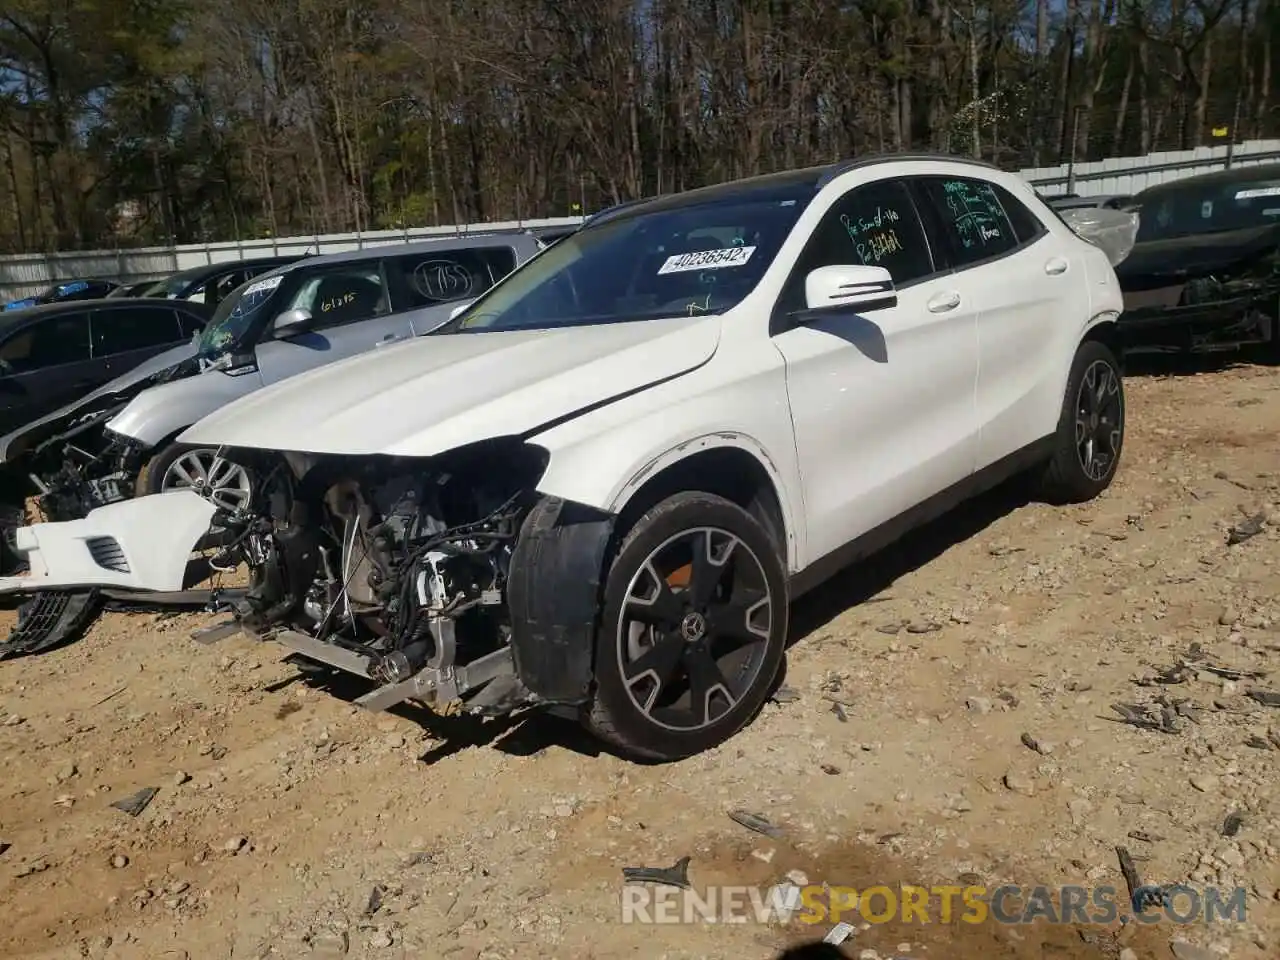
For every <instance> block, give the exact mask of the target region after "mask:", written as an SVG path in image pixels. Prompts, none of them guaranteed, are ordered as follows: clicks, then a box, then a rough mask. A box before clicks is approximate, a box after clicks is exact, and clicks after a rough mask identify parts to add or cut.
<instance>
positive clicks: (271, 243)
mask: <svg viewBox="0 0 1280 960" xmlns="http://www.w3.org/2000/svg"><path fill="white" fill-rule="evenodd" d="M1268 162H1270V163H1277V162H1280V140H1251V141H1248V142H1246V143H1241V144H1236V145H1234V146H1221V147H1200V148H1198V149H1196V150H1182V151H1174V152H1166V153H1149V154H1147V155H1146V156H1145V157H1116V158H1113V159H1110V160H1098V161H1095V162H1092V163H1078V164H1075V165H1074V168H1072V167H1071V166H1070V165H1068V164H1061V165H1059V166H1056V167H1035V168H1032V169H1028V170H1020V171H1019V173H1020V174H1021V175H1022V176H1023V177H1024V178H1026V179H1027V180H1028V181H1029V182H1030V183H1031V184H1033V185H1034V186H1035V187H1036V188H1037V189H1038V190H1040V192H1041V193H1044V194H1046V195H1053V194H1056V193H1064V192H1068V191H1070V192H1072V193H1077V194H1079V195H1081V196H1099V195H1110V194H1133V193H1137V192H1138V191H1139V190H1142V189H1143V188H1145V187H1149V186H1152V185H1154V184H1157V183H1165V182H1167V181H1170V180H1178V179H1181V178H1182V177H1189V176H1192V175H1194V174H1197V173H1207V172H1209V171H1211V170H1221V169H1223V168H1225V167H1227V166H1228V165H1230V166H1232V167H1236V166H1251V165H1256V164H1260V163H1268ZM581 221H582V218H581V217H558V218H552V219H546V220H523V221H519V220H514V221H506V222H502V223H484V224H463V225H460V226H445V227H420V228H416V229H412V230H381V231H376V232H372V233H333V234H328V235H325V236H313V237H279V238H274V239H267V240H228V241H226V242H223V243H195V244H185V245H183V246H178V247H141V248H135V249H128V250H78V251H69V252H67V253H48V254H45V253H37V254H22V255H18V256H10V257H0V303H3V302H5V301H7V300H12V299H16V298H19V297H25V296H30V295H32V294H34V293H38V292H39V291H41V290H43V289H45V288H46V287H48V286H50V285H51V284H54V283H58V282H61V281H64V280H72V279H77V278H84V277H101V278H103V279H109V280H117V281H121V282H138V281H142V280H150V279H159V278H161V277H165V276H168V275H169V274H171V273H175V272H177V271H178V270H185V269H187V268H188V267H195V266H200V265H201V264H206V263H221V262H223V261H226V260H244V259H247V258H250V257H266V256H273V255H277V254H281V255H284V254H291V253H292V254H302V253H305V252H307V251H308V250H310V251H312V252H314V253H341V252H344V251H347V250H359V249H362V248H364V247H374V246H380V245H386V244H396V243H408V242H410V241H413V240H426V239H429V238H433V237H441V236H452V235H465V234H468V233H489V232H493V231H509V230H521V229H534V230H537V229H540V228H541V229H547V228H562V227H566V226H575V225H577V224H578V223H580V222H581Z"/></svg>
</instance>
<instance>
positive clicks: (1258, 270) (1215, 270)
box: [1115, 164, 1280, 361]
mask: <svg viewBox="0 0 1280 960" xmlns="http://www.w3.org/2000/svg"><path fill="white" fill-rule="evenodd" d="M1132 206H1133V207H1136V208H1137V209H1138V212H1139V217H1140V222H1139V226H1138V234H1137V239H1136V242H1135V244H1134V247H1133V249H1132V251H1131V252H1130V253H1129V255H1128V257H1126V258H1125V259H1124V260H1123V261H1121V262H1120V263H1119V264H1118V265H1117V266H1116V268H1115V269H1116V276H1117V277H1118V278H1119V279H1120V286H1121V289H1122V290H1123V291H1124V305H1125V309H1124V313H1123V315H1122V316H1121V317H1120V323H1119V332H1120V334H1121V336H1122V337H1123V340H1124V347H1125V350H1126V351H1128V352H1132V351H1162V352H1168V351H1176V352H1205V351H1214V350H1234V349H1238V348H1240V347H1243V346H1249V345H1253V344H1265V345H1267V348H1268V351H1269V352H1270V353H1271V354H1272V356H1273V358H1274V359H1276V360H1278V361H1280V164H1267V165H1261V166H1252V167H1243V168H1235V169H1231V170H1222V171H1218V172H1215V173H1208V174H1202V175H1200V176H1195V177H1187V178H1185V179H1182V180H1175V181H1173V182H1171V183H1163V184H1159V185H1158V186H1154V187H1149V188H1147V189H1146V190H1143V191H1142V192H1141V193H1139V194H1137V195H1136V196H1135V197H1134V198H1133V201H1132Z"/></svg>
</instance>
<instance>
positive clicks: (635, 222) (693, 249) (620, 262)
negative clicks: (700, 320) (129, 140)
mask: <svg viewBox="0 0 1280 960" xmlns="http://www.w3.org/2000/svg"><path fill="white" fill-rule="evenodd" d="M811 196H812V191H811V190H805V191H803V192H801V191H796V192H794V193H792V194H790V195H788V196H781V195H773V196H770V197H768V198H761V199H741V198H735V199H733V200H721V201H714V202H709V203H702V204H697V205H693V204H690V205H689V206H685V207H674V208H671V207H669V208H667V209H662V210H656V211H654V212H652V213H639V214H635V215H632V216H626V217H623V218H621V219H619V220H614V221H605V222H604V223H601V224H599V225H597V226H588V227H584V228H583V229H582V230H579V231H578V232H577V233H573V234H570V235H569V236H567V237H565V238H563V239H562V240H560V241H559V242H558V243H554V244H552V245H551V246H549V247H547V248H546V249H545V250H543V251H542V252H541V253H539V254H538V255H537V256H536V257H534V258H533V259H531V260H529V261H528V263H526V264H525V265H524V266H523V267H521V268H520V269H518V270H516V271H515V272H514V273H512V274H510V275H509V276H508V277H507V278H506V279H505V280H503V281H502V282H501V283H499V284H498V285H497V286H495V287H494V288H493V289H492V290H491V291H490V292H489V293H488V294H486V295H485V296H484V297H482V298H481V299H479V300H477V301H476V303H475V304H474V305H473V306H472V307H471V308H470V309H468V310H466V311H464V312H463V313H462V314H461V315H460V316H459V317H458V318H457V319H456V320H455V321H454V322H453V323H451V324H448V325H447V326H446V327H445V328H442V329H441V330H440V332H442V333H443V332H466V331H486V330H529V329H549V328H554V327H566V326H575V325H582V324H596V323H617V322H622V321H628V320H648V319H657V318H659V317H672V316H680V317H685V316H695V315H700V314H709V313H722V312H724V311H725V310H728V309H729V308H730V307H733V306H734V305H735V304H737V303H738V302H739V301H741V300H742V299H743V297H745V296H746V295H747V294H748V293H750V292H751V290H752V289H753V288H754V287H755V285H756V284H757V283H758V282H759V280H760V278H761V277H762V276H763V275H764V272H765V269H766V268H767V267H768V266H769V264H770V263H771V262H772V261H773V258H774V257H775V256H776V255H777V253H778V249H779V248H780V247H781V246H782V241H783V240H785V239H786V237H787V234H788V233H789V232H790V231H791V228H792V227H793V226H795V222H796V220H797V219H798V218H799V216H800V214H801V212H803V210H804V208H805V206H807V204H808V202H809V198H810V197H811Z"/></svg>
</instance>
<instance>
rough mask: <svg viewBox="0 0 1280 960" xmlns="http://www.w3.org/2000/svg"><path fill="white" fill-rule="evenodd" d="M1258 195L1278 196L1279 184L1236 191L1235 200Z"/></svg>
mask: <svg viewBox="0 0 1280 960" xmlns="http://www.w3.org/2000/svg"><path fill="white" fill-rule="evenodd" d="M1258 197H1280V186H1275V187H1254V188H1253V189H1252V190H1240V191H1237V193H1236V199H1237V200H1255V199H1257V198H1258Z"/></svg>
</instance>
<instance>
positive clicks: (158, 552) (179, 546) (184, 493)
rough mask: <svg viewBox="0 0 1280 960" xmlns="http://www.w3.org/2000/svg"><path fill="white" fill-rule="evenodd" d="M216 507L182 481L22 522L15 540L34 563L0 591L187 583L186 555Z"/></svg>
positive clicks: (173, 587) (169, 588)
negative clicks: (68, 516)
mask: <svg viewBox="0 0 1280 960" xmlns="http://www.w3.org/2000/svg"><path fill="white" fill-rule="evenodd" d="M214 512H215V507H214V505H213V504H212V503H210V502H209V501H208V500H205V499H204V498H203V497H201V496H200V495H199V494H197V493H195V492H194V491H191V490H187V489H183V490H172V491H168V492H166V493H159V494H155V495H153V496H148V497H138V498H136V499H132V500H121V501H119V502H118V503H111V504H107V505H106V506H104V507H99V508H98V509H97V510H94V511H92V512H90V514H89V515H88V516H87V517H84V518H83V519H80V520H67V521H63V522H61V523H37V524H33V525H32V526H29V527H21V528H19V529H18V530H17V532H16V534H15V547H16V549H17V553H18V554H19V555H20V556H21V557H23V558H24V559H25V560H26V562H27V563H28V565H29V570H28V571H27V572H26V573H23V574H21V575H18V576H13V577H0V594H22V593H38V592H40V591H44V590H76V589H86V588H92V587H114V588H117V589H123V590H131V591H138V592H173V591H178V590H182V589H183V588H184V586H185V585H186V584H185V582H184V581H185V580H186V577H187V568H188V561H189V560H190V559H191V554H192V552H193V551H194V550H195V545H196V544H197V543H198V542H199V541H200V539H201V538H202V537H203V536H204V535H205V534H206V533H207V532H208V530H209V526H210V524H211V523H212V522H213V516H214Z"/></svg>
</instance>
